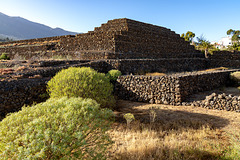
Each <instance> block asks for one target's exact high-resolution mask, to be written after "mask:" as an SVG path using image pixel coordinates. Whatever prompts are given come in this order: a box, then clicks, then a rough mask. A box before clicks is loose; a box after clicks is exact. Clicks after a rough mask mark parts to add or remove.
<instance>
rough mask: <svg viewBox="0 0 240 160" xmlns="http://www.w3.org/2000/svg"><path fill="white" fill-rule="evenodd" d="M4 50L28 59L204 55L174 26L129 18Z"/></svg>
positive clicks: (2, 48) (2, 46)
mask: <svg viewBox="0 0 240 160" xmlns="http://www.w3.org/2000/svg"><path fill="white" fill-rule="evenodd" d="M48 42H49V43H48ZM14 43H15V44H14ZM16 43H18V44H16ZM9 44H14V45H9ZM0 52H7V53H9V54H10V56H11V55H12V56H13V54H16V53H18V54H19V55H25V58H26V59H28V58H30V57H31V56H47V55H53V54H56V55H70V56H73V57H77V58H79V59H141V58H144V59H145V58H149V59H151V58H152V59H156V58H193V57H201V58H203V57H202V56H203V55H202V54H200V53H198V51H196V50H195V49H194V46H192V45H190V44H189V42H186V41H185V40H184V39H183V38H181V37H180V36H179V34H176V33H175V32H173V31H171V30H170V29H167V28H164V27H160V26H155V25H152V24H147V23H142V22H138V21H134V20H131V19H127V18H122V19H114V20H109V21H108V22H107V23H104V24H102V25H101V27H96V28H95V29H94V31H89V32H88V33H84V34H78V35H75V36H70V35H69V36H59V37H48V38H39V39H31V40H23V41H15V42H8V43H2V44H0Z"/></svg>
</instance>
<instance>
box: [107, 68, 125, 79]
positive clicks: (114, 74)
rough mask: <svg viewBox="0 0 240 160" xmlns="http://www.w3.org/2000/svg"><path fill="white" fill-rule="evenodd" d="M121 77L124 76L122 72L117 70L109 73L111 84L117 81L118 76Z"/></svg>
mask: <svg viewBox="0 0 240 160" xmlns="http://www.w3.org/2000/svg"><path fill="white" fill-rule="evenodd" d="M121 75H122V73H121V71H119V70H117V69H112V70H110V71H108V73H107V77H108V78H109V79H110V81H111V82H114V81H116V80H117V78H118V76H121Z"/></svg>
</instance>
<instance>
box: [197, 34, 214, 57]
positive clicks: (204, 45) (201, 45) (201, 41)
mask: <svg viewBox="0 0 240 160" xmlns="http://www.w3.org/2000/svg"><path fill="white" fill-rule="evenodd" d="M197 40H198V49H200V50H204V53H205V57H206V58H208V50H209V49H210V48H212V47H213V45H211V43H210V42H209V41H207V40H206V39H205V38H204V37H203V36H201V37H197Z"/></svg>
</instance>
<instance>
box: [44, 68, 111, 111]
mask: <svg viewBox="0 0 240 160" xmlns="http://www.w3.org/2000/svg"><path fill="white" fill-rule="evenodd" d="M47 90H48V92H49V94H50V97H53V98H59V97H63V96H67V97H83V98H91V99H94V100H96V101H97V102H98V103H99V104H100V105H101V107H110V108H111V107H113V106H114V105H115V99H114V97H113V95H112V91H113V85H112V84H111V83H110V81H109V79H108V78H107V76H106V75H105V74H104V73H99V72H97V71H95V70H93V69H91V68H89V67H82V68H76V67H70V68H68V69H64V70H62V71H60V72H58V73H57V74H56V75H55V76H54V77H53V78H52V79H51V80H50V81H49V82H48V85H47Z"/></svg>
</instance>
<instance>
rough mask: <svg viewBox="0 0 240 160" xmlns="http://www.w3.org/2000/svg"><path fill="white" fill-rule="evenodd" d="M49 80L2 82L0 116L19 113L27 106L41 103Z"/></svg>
mask: <svg viewBox="0 0 240 160" xmlns="http://www.w3.org/2000/svg"><path fill="white" fill-rule="evenodd" d="M48 80H49V78H43V79H20V80H11V81H1V82H0V114H1V115H2V116H4V115H5V114H6V113H9V112H14V111H18V110H19V109H21V107H22V106H23V105H24V104H26V105H30V104H32V103H33V102H40V101H42V100H43V99H44V97H41V95H43V94H44V93H46V82H47V81H48Z"/></svg>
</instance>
